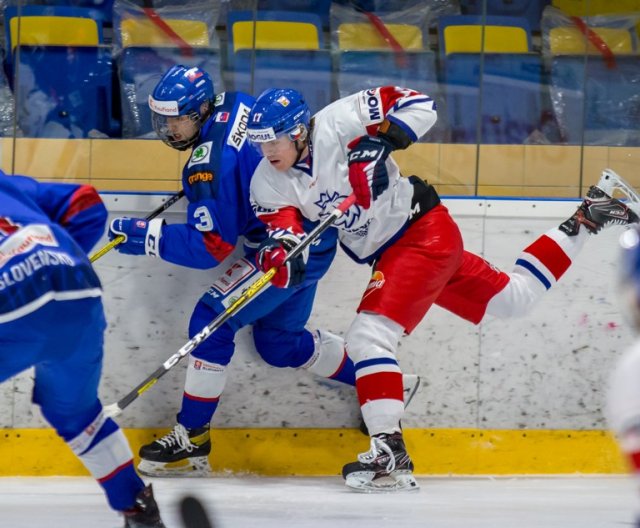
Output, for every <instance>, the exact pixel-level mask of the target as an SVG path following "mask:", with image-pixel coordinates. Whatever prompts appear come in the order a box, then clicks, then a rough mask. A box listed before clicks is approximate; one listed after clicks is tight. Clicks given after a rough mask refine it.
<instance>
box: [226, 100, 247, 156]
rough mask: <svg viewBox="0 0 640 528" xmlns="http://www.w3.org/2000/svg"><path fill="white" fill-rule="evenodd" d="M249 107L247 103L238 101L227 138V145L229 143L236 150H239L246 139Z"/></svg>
mask: <svg viewBox="0 0 640 528" xmlns="http://www.w3.org/2000/svg"><path fill="white" fill-rule="evenodd" d="M250 113H251V108H250V107H248V106H247V105H245V104H243V103H240V104H239V105H238V113H237V114H236V118H235V119H234V120H233V126H232V127H231V132H229V137H228V138H227V145H231V146H232V147H234V148H235V149H236V150H240V149H241V148H242V145H244V142H245V141H246V140H247V123H248V122H249V114H250Z"/></svg>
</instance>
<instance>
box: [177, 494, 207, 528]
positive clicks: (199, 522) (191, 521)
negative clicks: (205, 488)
mask: <svg viewBox="0 0 640 528" xmlns="http://www.w3.org/2000/svg"><path fill="white" fill-rule="evenodd" d="M180 514H181V516H182V524H184V528H213V523H212V522H211V521H210V519H209V516H208V515H207V512H206V511H205V509H204V506H203V504H202V502H200V501H199V500H198V499H196V498H195V497H190V496H187V497H184V498H183V499H182V500H181V501H180Z"/></svg>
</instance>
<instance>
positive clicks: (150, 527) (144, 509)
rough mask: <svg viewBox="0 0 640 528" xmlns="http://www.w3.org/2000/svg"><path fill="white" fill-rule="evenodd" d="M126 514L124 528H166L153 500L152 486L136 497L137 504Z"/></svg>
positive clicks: (125, 512) (126, 511)
mask: <svg viewBox="0 0 640 528" xmlns="http://www.w3.org/2000/svg"><path fill="white" fill-rule="evenodd" d="M122 513H123V514H124V528H165V525H164V524H163V523H162V519H160V511H159V510H158V505H157V504H156V500H155V499H154V498H153V489H152V488H151V484H149V485H148V486H147V487H146V488H144V489H143V490H142V491H141V492H140V493H138V495H137V496H136V503H135V505H134V506H133V508H131V509H130V510H125V511H124V512H122Z"/></svg>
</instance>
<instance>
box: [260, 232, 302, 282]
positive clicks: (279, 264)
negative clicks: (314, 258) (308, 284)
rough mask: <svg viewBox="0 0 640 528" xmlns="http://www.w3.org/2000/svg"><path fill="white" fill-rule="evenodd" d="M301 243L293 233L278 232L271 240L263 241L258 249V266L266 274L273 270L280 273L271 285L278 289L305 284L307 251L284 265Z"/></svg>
mask: <svg viewBox="0 0 640 528" xmlns="http://www.w3.org/2000/svg"><path fill="white" fill-rule="evenodd" d="M299 243H300V239H299V238H298V237H297V236H295V235H294V234H293V233H291V232H288V231H285V230H278V231H276V232H274V233H272V235H271V237H270V238H267V239H266V240H263V241H262V243H261V244H260V246H259V247H258V254H257V255H256V264H257V266H258V268H259V269H260V270H262V271H264V272H266V271H269V270H270V269H271V268H274V267H275V268H278V271H277V272H276V274H275V275H274V276H273V278H272V279H271V283H272V284H273V285H274V286H277V287H278V288H288V287H290V286H297V285H298V284H302V282H304V279H305V276H306V267H307V266H306V262H307V255H308V252H307V251H303V252H302V253H301V254H300V255H298V256H297V257H295V258H293V259H290V260H289V261H287V262H286V264H283V263H284V259H285V257H286V256H287V253H288V252H289V251H291V250H292V249H293V248H294V247H295V246H296V245H298V244H299Z"/></svg>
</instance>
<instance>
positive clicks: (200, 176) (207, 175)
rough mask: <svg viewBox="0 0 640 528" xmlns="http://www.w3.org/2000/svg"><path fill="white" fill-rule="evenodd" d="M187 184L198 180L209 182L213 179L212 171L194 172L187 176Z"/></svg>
mask: <svg viewBox="0 0 640 528" xmlns="http://www.w3.org/2000/svg"><path fill="white" fill-rule="evenodd" d="M187 181H188V182H189V185H193V184H194V183H199V182H211V181H213V172H194V173H193V174H190V175H189V177H188V178H187Z"/></svg>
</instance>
